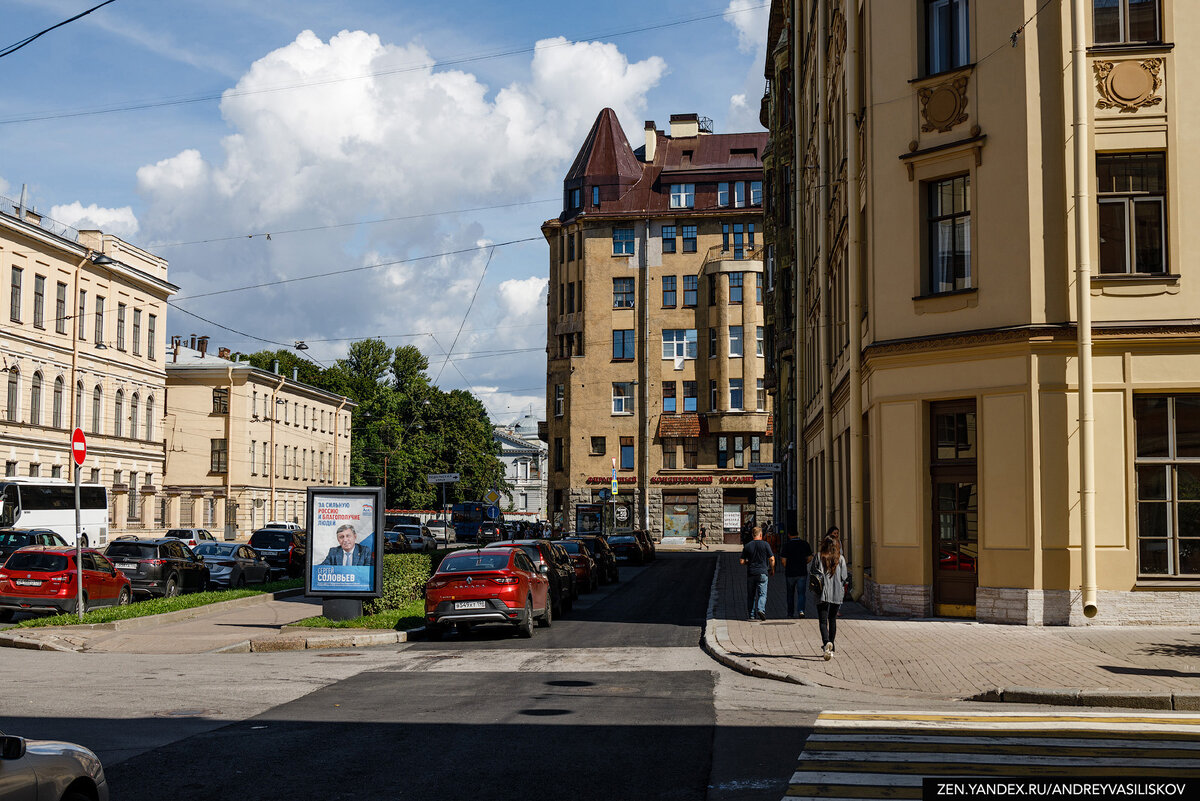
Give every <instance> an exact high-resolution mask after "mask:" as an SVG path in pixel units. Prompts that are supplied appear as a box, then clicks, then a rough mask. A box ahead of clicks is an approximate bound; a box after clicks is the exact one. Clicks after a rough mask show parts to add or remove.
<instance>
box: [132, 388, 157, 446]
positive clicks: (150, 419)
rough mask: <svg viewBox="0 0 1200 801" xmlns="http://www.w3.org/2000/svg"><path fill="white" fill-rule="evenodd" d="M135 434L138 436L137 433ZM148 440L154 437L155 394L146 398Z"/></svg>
mask: <svg viewBox="0 0 1200 801" xmlns="http://www.w3.org/2000/svg"><path fill="white" fill-rule="evenodd" d="M134 436H137V435H136V434H135V435H134ZM145 439H146V441H147V442H150V441H152V440H153V439H154V396H153V395H151V396H150V397H148V398H146V437H145Z"/></svg>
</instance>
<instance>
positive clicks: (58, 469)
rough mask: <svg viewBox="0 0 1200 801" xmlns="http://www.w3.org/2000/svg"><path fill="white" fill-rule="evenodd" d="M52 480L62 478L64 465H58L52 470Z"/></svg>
mask: <svg viewBox="0 0 1200 801" xmlns="http://www.w3.org/2000/svg"><path fill="white" fill-rule="evenodd" d="M50 478H62V465H60V464H56V465H54V466H53V467H51V468H50Z"/></svg>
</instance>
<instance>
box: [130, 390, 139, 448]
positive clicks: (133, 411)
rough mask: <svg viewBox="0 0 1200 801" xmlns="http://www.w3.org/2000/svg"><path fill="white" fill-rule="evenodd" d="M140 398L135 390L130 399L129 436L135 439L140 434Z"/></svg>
mask: <svg viewBox="0 0 1200 801" xmlns="http://www.w3.org/2000/svg"><path fill="white" fill-rule="evenodd" d="M138 400H139V398H138V394H137V393H136V392H135V393H133V398H132V400H130V401H129V436H131V437H133V438H134V439H137V435H138Z"/></svg>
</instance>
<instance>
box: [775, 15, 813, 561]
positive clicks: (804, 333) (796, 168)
mask: <svg viewBox="0 0 1200 801" xmlns="http://www.w3.org/2000/svg"><path fill="white" fill-rule="evenodd" d="M803 19H804V1H803V0H793V2H792V25H791V31H790V33H789V41H788V47H789V48H790V49H791V59H790V63H789V67H790V69H791V73H792V80H791V86H792V126H793V130H794V131H795V132H796V133H795V134H794V135H793V136H792V137H791V142H790V143H789V144H790V145H791V147H792V188H791V195H790V197H789V198H788V203H789V204H791V228H792V235H793V236H792V280H793V291H792V296H793V306H792V321H793V323H792V387H791V397H792V400H793V403H792V408H793V409H794V410H795V411H794V412H793V414H792V420H791V421H790V422H791V424H792V441H791V443H790V444H791V446H792V450H791V452H790V453H788V454H787V457H788V459H789V463H790V465H791V468H792V470H791V473H790V475H788V482H787V492H793V493H795V495H796V532H795V533H797V534H800V535H802V536H803V535H804V534H805V533H806V532H805V522H806V521H807V520H808V506H807V495H806V493H805V487H806V485H805V483H804V479H805V470H806V469H807V466H808V462H807V459H806V458H805V456H806V453H807V449H806V448H805V441H804V408H805V394H804V393H805V377H806V375H807V373H806V372H805V371H806V365H805V361H804V356H805V353H807V344H806V343H807V337H808V328H807V326H808V294H807V293H808V287H807V283H806V282H805V280H804V278H805V275H806V274H807V272H808V265H807V264H806V263H804V262H803V261H802V259H803V255H804V237H805V236H806V234H805V230H806V226H805V224H804V223H805V220H804V204H803V203H801V202H800V198H801V194H802V192H803V186H804V174H805V170H806V169H807V166H806V165H805V163H804V157H805V153H807V152H808V148H807V142H806V141H804V136H805V134H807V133H808V126H807V125H801V122H800V119H801V117H800V112H801V103H800V98H801V95H802V93H801V91H800V71H801V67H802V66H803V64H804V48H803V46H802V44H803V41H804V37H803V36H802V35H801V32H802V22H801V21H802V20H803ZM807 235H808V236H811V234H807ZM780 394H782V393H780ZM782 411H783V412H784V413H786V412H787V408H786V407H785V408H784V409H783V410H782ZM775 413H776V414H779V413H780V410H779V409H776V410H775ZM807 539H809V540H810V541H811V540H812V534H811V533H809V536H808V537H807Z"/></svg>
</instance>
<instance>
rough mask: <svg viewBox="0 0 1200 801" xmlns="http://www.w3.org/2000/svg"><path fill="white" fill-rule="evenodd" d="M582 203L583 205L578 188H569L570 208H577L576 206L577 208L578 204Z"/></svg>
mask: <svg viewBox="0 0 1200 801" xmlns="http://www.w3.org/2000/svg"><path fill="white" fill-rule="evenodd" d="M582 205H583V204H582V201H581V196H580V190H578V189H572V190H571V208H572V209H577V208H579V207H580V206H582Z"/></svg>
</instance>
